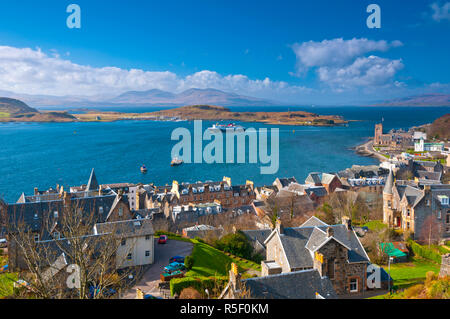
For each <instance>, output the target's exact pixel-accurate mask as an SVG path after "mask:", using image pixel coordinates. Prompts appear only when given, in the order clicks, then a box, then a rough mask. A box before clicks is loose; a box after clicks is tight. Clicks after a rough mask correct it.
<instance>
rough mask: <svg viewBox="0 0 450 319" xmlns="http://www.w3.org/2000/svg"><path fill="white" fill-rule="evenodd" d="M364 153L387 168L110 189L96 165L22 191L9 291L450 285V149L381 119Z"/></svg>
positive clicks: (359, 290) (11, 206)
mask: <svg viewBox="0 0 450 319" xmlns="http://www.w3.org/2000/svg"><path fill="white" fill-rule="evenodd" d="M365 149H366V151H367V152H368V154H367V155H371V156H378V157H379V158H380V159H381V160H382V161H381V163H380V164H379V165H371V166H358V165H354V166H352V167H350V168H347V169H345V170H343V171H339V172H311V173H310V174H309V175H308V176H307V177H306V179H305V180H304V181H299V180H297V179H296V178H295V177H285V178H281V177H280V178H276V179H275V180H274V181H273V183H272V184H270V185H255V184H254V183H253V182H252V181H251V180H248V181H247V182H246V183H245V184H236V185H235V184H233V183H232V180H231V178H229V177H223V179H222V180H218V181H203V182H195V183H186V182H183V181H175V180H174V181H172V183H171V184H167V185H164V186H161V185H160V186H158V185H154V184H151V183H149V184H133V183H126V182H124V183H116V184H101V183H100V181H101V177H100V178H97V176H96V173H95V170H94V169H92V171H91V173H90V176H89V178H86V180H87V183H86V184H84V185H74V186H70V187H65V186H61V185H56V186H55V187H54V188H50V189H46V190H40V189H38V188H35V189H34V193H33V194H24V193H22V194H21V195H20V196H18V200H17V201H16V202H15V203H5V202H3V201H2V202H0V206H1V233H0V238H1V241H0V244H1V247H2V248H1V252H2V256H0V258H1V259H0V262H1V263H0V266H2V267H1V268H0V276H2V277H3V278H2V277H0V278H2V280H1V281H0V283H1V284H2V285H3V286H4V287H0V289H1V290H0V293H2V294H3V295H4V297H11V298H17V297H27V296H28V297H29V296H36V297H41V298H46V297H52V298H54V297H55V296H59V297H64V298H69V297H78V298H79V297H82V298H128V299H130V298H138V299H152V298H163V299H173V298H182V299H185V298H188V299H189V298H192V299H201V298H221V299H222V298H230V299H244V298H262V299H273V298H288V299H291V298H292V299H329V298H332V299H334V298H370V297H372V298H380V297H381V298H394V297H395V296H397V297H400V298H401V297H405V296H407V295H409V294H412V292H411V289H412V288H411V287H416V288H415V289H416V291H417V290H418V289H419V288H417V287H421V286H420V285H422V286H423V285H424V282H425V284H428V285H432V284H436V283H437V282H438V281H439V280H447V282H448V275H449V274H450V204H449V197H450V184H449V171H450V167H449V166H448V163H450V152H449V143H448V142H447V141H445V140H442V141H439V140H438V138H436V137H434V139H433V140H432V141H429V140H428V139H427V133H425V132H424V131H421V130H419V129H417V130H414V129H413V130H410V131H408V132H406V131H398V130H393V131H391V132H389V133H387V134H384V133H383V124H382V123H380V124H377V125H376V126H375V133H374V138H373V139H371V140H370V141H369V142H368V143H366V145H365ZM87 177H88V176H87ZM403 265H407V267H410V268H413V267H415V268H417V269H418V271H421V272H422V273H421V275H420V276H417V277H419V278H410V277H408V274H407V273H406V272H405V267H404V266H403ZM71 276H72V277H71ZM68 277H70V278H75V280H73V281H71V283H72V284H71V285H67V284H66V282H68V279H67V278H68ZM436 287H437V284H436ZM424 289H425V288H424ZM435 290H436V289H435ZM442 294H447V295H446V296H447V297H448V291H447V290H446V291H444V292H442V291H441V292H435V295H434V296H433V297H436V298H442V297H443V295H442Z"/></svg>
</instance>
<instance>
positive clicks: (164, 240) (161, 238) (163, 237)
mask: <svg viewBox="0 0 450 319" xmlns="http://www.w3.org/2000/svg"><path fill="white" fill-rule="evenodd" d="M165 243H167V236H166V235H161V236H159V239H158V244H165Z"/></svg>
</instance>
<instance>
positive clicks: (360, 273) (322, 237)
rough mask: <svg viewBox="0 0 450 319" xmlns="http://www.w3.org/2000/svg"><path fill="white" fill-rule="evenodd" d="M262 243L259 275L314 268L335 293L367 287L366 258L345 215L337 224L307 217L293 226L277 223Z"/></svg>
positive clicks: (361, 290)
mask: <svg viewBox="0 0 450 319" xmlns="http://www.w3.org/2000/svg"><path fill="white" fill-rule="evenodd" d="M264 245H265V246H266V260H265V261H263V262H262V263H261V267H262V276H263V277H264V276H270V275H275V274H285V273H291V272H298V271H311V270H314V271H317V273H318V274H319V276H320V277H327V278H328V279H329V280H330V281H331V283H332V285H333V288H334V291H335V292H336V294H337V295H351V294H358V293H362V292H364V291H365V290H366V288H367V286H366V276H367V265H368V264H369V257H368V256H367V254H366V252H365V250H364V247H363V246H362V245H361V243H360V241H359V239H358V238H357V236H356V234H355V232H354V231H353V229H352V226H351V220H349V219H348V218H344V219H343V223H342V224H340V225H327V224H325V223H324V222H322V221H321V220H319V219H317V218H315V217H311V218H310V219H309V220H308V221H306V222H305V223H304V224H303V225H302V226H300V227H294V228H283V226H282V225H281V223H280V222H278V223H277V227H276V229H275V230H273V231H272V233H271V234H270V235H269V236H268V238H266V240H265V241H264Z"/></svg>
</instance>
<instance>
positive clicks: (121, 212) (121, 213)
mask: <svg viewBox="0 0 450 319" xmlns="http://www.w3.org/2000/svg"><path fill="white" fill-rule="evenodd" d="M119 216H120V217H122V216H123V207H119Z"/></svg>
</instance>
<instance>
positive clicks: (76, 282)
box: [8, 205, 139, 299]
mask: <svg viewBox="0 0 450 319" xmlns="http://www.w3.org/2000/svg"><path fill="white" fill-rule="evenodd" d="M15 213H17V214H19V215H18V216H10V217H13V218H12V219H10V223H9V225H8V232H9V237H10V238H9V239H10V256H11V257H12V260H10V262H12V264H13V267H14V268H16V269H17V270H18V272H19V277H20V278H22V279H24V280H25V282H26V283H27V285H26V289H23V291H26V292H28V293H31V294H33V295H34V296H35V297H38V298H45V299H55V298H80V299H86V298H95V299H101V298H107V297H110V296H111V294H112V289H114V290H115V291H117V290H121V289H125V288H127V286H128V284H127V282H129V281H128V278H129V275H130V274H133V276H135V275H136V274H137V273H138V272H139V269H138V268H136V269H132V268H127V269H125V270H123V271H117V269H118V268H120V265H122V264H123V263H124V258H126V257H123V255H124V254H123V253H122V254H120V255H119V254H117V251H118V248H119V246H120V245H121V242H122V239H123V238H122V237H121V232H120V230H118V229H113V228H111V229H110V230H109V231H108V232H105V233H102V234H98V233H94V232H93V226H94V225H95V224H96V221H97V215H96V214H95V213H94V212H85V211H83V209H81V208H80V207H72V206H70V205H66V206H65V207H64V209H63V211H62V212H59V213H58V214H57V215H58V216H56V215H53V214H50V213H49V214H48V215H46V216H43V219H42V225H41V227H40V228H39V230H38V232H36V229H33V227H32V226H31V225H30V224H29V222H26V221H25V219H24V216H23V214H22V215H21V214H20V212H15ZM11 221H14V222H11ZM129 250H130V251H131V250H132V247H130V248H129ZM125 255H127V254H125Z"/></svg>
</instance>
